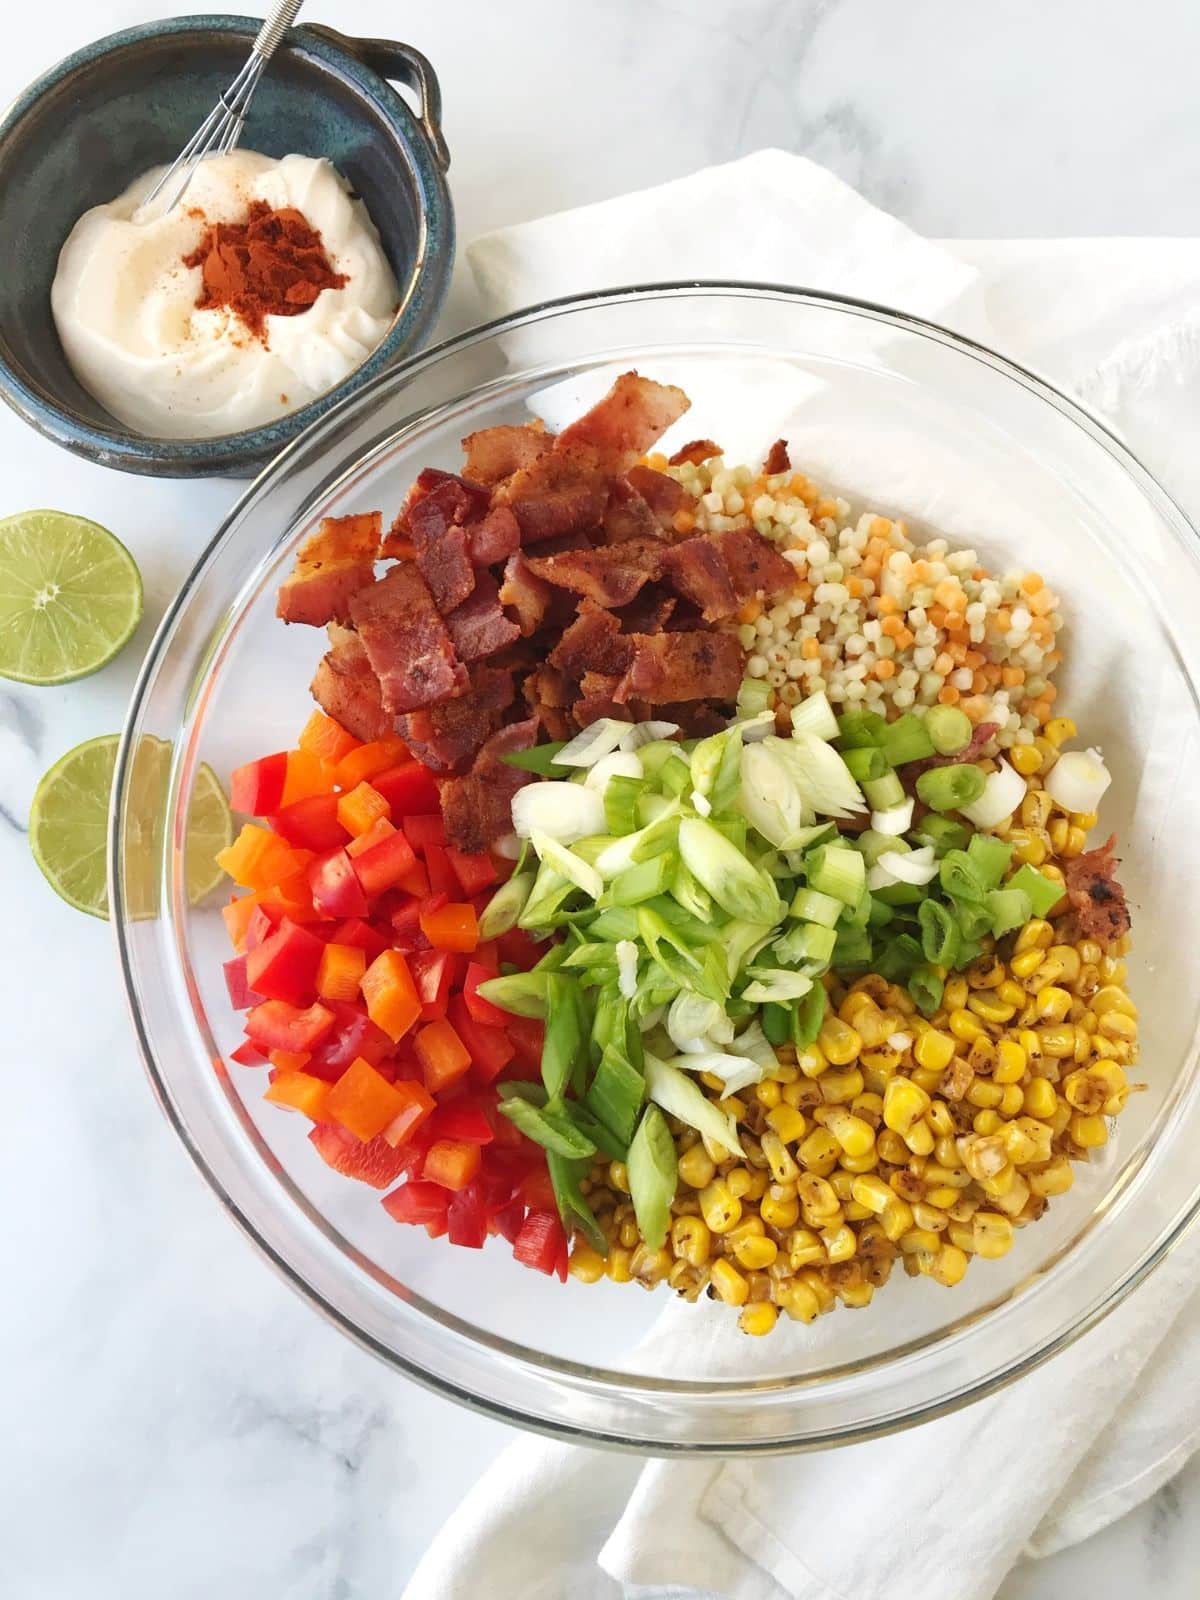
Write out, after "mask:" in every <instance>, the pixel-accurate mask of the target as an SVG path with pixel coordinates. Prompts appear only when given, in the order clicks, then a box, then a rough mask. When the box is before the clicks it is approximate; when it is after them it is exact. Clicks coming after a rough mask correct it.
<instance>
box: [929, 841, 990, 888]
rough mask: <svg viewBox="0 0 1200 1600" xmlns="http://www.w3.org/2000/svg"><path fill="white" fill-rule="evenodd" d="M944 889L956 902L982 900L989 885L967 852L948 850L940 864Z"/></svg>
mask: <svg viewBox="0 0 1200 1600" xmlns="http://www.w3.org/2000/svg"><path fill="white" fill-rule="evenodd" d="M938 877H939V879H940V880H941V885H942V888H943V889H944V890H945V891H946V893H947V894H948V895H951V896H952V897H953V898H954V899H956V900H982V899H983V896H984V893H985V891H986V889H987V887H988V886H987V885H986V884H985V883H984V881H983V877H982V875H981V873H980V871H979V868H978V866H977V865H976V863H975V861H973V860H972V858H971V856H970V855H969V854H968V852H967V851H966V850H947V851H946V854H945V855H944V856H943V857H942V859H941V861H940V862H939V864H938Z"/></svg>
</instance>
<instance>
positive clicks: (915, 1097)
mask: <svg viewBox="0 0 1200 1600" xmlns="http://www.w3.org/2000/svg"><path fill="white" fill-rule="evenodd" d="M924 1037H928V1035H925V1036H924ZM942 1037H943V1038H944V1037H945V1035H942ZM949 1042H950V1041H949V1040H947V1043H949ZM921 1043H922V1040H918V1041H917V1050H918V1052H919V1051H920V1048H921ZM953 1054H954V1051H953V1047H952V1048H951V1051H950V1056H952V1055H953ZM950 1056H947V1057H946V1062H945V1063H943V1066H944V1065H945V1064H946V1063H948V1062H949V1060H950ZM938 1070H939V1071H940V1070H941V1068H939V1069H938ZM931 1104H932V1100H931V1098H930V1096H929V1095H928V1094H926V1092H925V1090H924V1089H921V1088H919V1087H918V1086H917V1085H916V1084H915V1083H913V1082H912V1081H911V1080H910V1079H908V1078H892V1079H891V1080H890V1081H889V1083H888V1086H887V1088H886V1089H885V1090H884V1091H883V1120H884V1122H885V1124H886V1125H887V1126H888V1127H889V1128H891V1130H892V1131H893V1132H894V1133H898V1134H900V1135H901V1137H903V1136H904V1135H906V1134H907V1133H909V1132H910V1131H911V1130H912V1128H913V1127H914V1126H915V1125H917V1124H919V1123H920V1121H921V1118H922V1117H923V1116H924V1115H925V1113H926V1112H927V1111H928V1110H929V1108H930V1106H931Z"/></svg>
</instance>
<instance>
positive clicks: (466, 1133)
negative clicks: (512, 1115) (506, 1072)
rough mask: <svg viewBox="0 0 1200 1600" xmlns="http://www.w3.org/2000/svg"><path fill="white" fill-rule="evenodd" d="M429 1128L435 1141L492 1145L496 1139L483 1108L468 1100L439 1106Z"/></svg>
mask: <svg viewBox="0 0 1200 1600" xmlns="http://www.w3.org/2000/svg"><path fill="white" fill-rule="evenodd" d="M506 1120H507V1119H506ZM429 1126H430V1131H431V1132H432V1134H433V1137H434V1138H435V1139H461V1140H463V1141H464V1143H466V1144H491V1142H492V1140H493V1139H494V1138H495V1137H496V1135H495V1133H494V1132H493V1131H492V1125H491V1123H490V1122H489V1121H488V1119H487V1116H486V1114H485V1113H484V1111H483V1109H482V1107H481V1106H478V1105H476V1104H474V1103H473V1102H472V1101H470V1100H466V1099H462V1100H455V1101H453V1102H452V1103H451V1104H450V1105H447V1106H439V1107H438V1108H437V1110H436V1111H435V1112H434V1114H433V1121H432V1122H431V1123H430V1125H429Z"/></svg>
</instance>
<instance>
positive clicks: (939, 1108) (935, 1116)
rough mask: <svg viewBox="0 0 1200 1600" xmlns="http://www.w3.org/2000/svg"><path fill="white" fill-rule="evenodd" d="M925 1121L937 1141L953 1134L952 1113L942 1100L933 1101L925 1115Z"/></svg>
mask: <svg viewBox="0 0 1200 1600" xmlns="http://www.w3.org/2000/svg"><path fill="white" fill-rule="evenodd" d="M925 1121H926V1122H927V1123H928V1124H929V1126H930V1127H931V1128H932V1129H933V1131H934V1133H935V1134H937V1136H938V1138H939V1139H941V1138H945V1137H947V1136H948V1135H953V1133H954V1128H955V1123H954V1113H953V1112H952V1111H951V1109H950V1107H949V1106H948V1105H947V1104H946V1102H945V1101H944V1100H935V1101H933V1103H932V1104H931V1105H930V1107H929V1109H928V1110H927V1111H926V1113H925Z"/></svg>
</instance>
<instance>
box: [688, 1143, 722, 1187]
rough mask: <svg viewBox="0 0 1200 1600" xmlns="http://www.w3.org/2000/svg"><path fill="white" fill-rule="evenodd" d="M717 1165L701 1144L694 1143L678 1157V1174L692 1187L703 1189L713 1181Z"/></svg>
mask: <svg viewBox="0 0 1200 1600" xmlns="http://www.w3.org/2000/svg"><path fill="white" fill-rule="evenodd" d="M716 1170H717V1166H716V1162H715V1161H713V1159H712V1157H711V1156H710V1155H709V1154H708V1152H707V1150H705V1148H704V1146H703V1145H702V1144H694V1145H692V1146H691V1148H690V1149H688V1150H685V1151H684V1152H683V1154H682V1155H681V1156H680V1158H679V1176H680V1177H681V1178H682V1179H683V1181H684V1183H686V1184H687V1185H688V1187H689V1188H692V1189H703V1188H705V1187H706V1185H708V1184H710V1183H711V1182H712V1181H713V1177H714V1176H715V1174H716Z"/></svg>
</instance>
